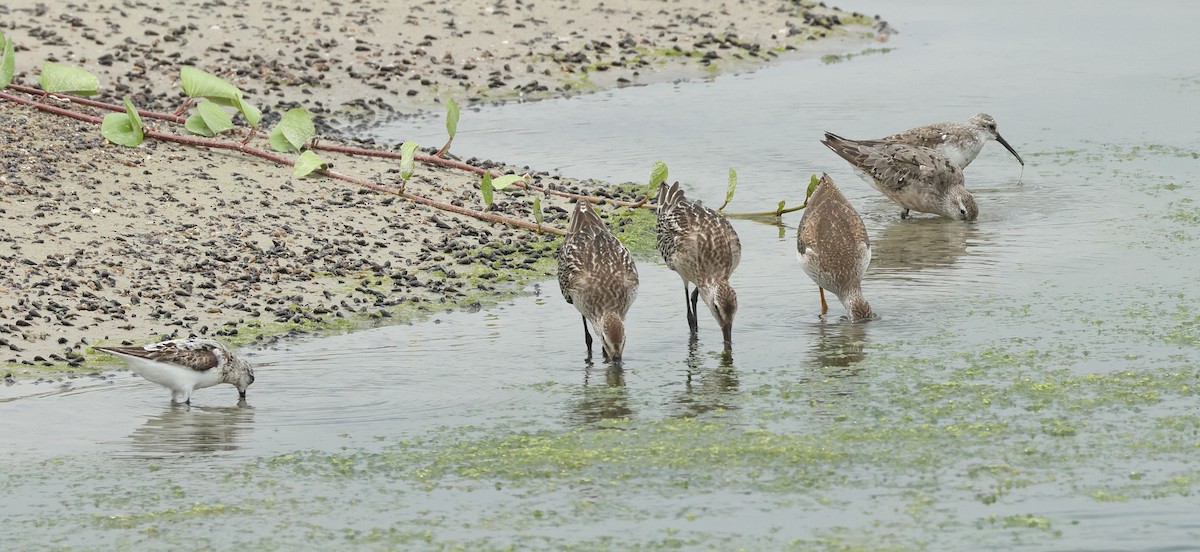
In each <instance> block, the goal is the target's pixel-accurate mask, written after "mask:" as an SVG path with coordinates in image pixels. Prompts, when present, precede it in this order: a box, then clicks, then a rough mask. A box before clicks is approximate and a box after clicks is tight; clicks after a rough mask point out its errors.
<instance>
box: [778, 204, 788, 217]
mask: <svg viewBox="0 0 1200 552" xmlns="http://www.w3.org/2000/svg"><path fill="white" fill-rule="evenodd" d="M786 204H787V202H786V201H780V202H779V208H778V209H775V216H777V217H778V216H781V215H783V206H784V205H786Z"/></svg>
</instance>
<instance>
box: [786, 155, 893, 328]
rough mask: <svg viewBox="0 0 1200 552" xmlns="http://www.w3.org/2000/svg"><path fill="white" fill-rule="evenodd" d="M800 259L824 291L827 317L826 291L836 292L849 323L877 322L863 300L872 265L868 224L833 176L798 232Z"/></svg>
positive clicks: (808, 209)
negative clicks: (868, 268) (863, 283)
mask: <svg viewBox="0 0 1200 552" xmlns="http://www.w3.org/2000/svg"><path fill="white" fill-rule="evenodd" d="M796 257H797V258H798V259H800V266H801V267H802V268H804V272H805V273H806V274H808V277H809V278H812V281H814V282H816V283H817V286H818V288H819V289H820V290H821V314H825V313H826V312H828V311H829V304H828V303H826V302H825V290H829V291H832V292H833V294H834V295H836V296H837V298H838V300H839V301H841V302H842V306H844V307H846V310H847V311H848V312H849V313H850V314H849V318H850V320H851V321H854V320H866V319H870V318H875V313H874V312H872V311H871V305H870V304H869V303H867V299H866V298H865V297H863V294H862V279H863V275H865V274H866V273H867V266H868V265H870V264H871V240H870V238H868V237H867V227H866V226H865V225H863V221H862V218H860V217H859V216H858V212H857V211H855V210H854V206H853V205H850V201H849V200H847V199H846V196H844V195H842V191H841V190H839V189H838V187H837V186H836V185H834V183H833V179H831V178H829V175H827V174H823V175H821V182H820V183H819V184H817V189H816V190H813V194H812V197H810V198H809V199H808V206H807V207H805V208H804V216H802V217H800V228H799V229H798V231H797V232H796Z"/></svg>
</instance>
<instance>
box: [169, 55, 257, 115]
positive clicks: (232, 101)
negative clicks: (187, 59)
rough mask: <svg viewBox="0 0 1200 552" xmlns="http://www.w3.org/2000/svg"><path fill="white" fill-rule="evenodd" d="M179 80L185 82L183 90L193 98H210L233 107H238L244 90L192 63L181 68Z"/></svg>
mask: <svg viewBox="0 0 1200 552" xmlns="http://www.w3.org/2000/svg"><path fill="white" fill-rule="evenodd" d="M179 80H180V81H181V82H182V84H183V92H184V93H185V94H187V95H188V96H191V97H193V98H208V99H210V100H213V101H217V102H218V103H221V104H222V105H231V106H233V107H238V105H237V104H238V102H239V100H241V98H242V91H241V90H238V87H236V86H234V85H232V84H229V82H227V81H226V80H225V79H222V78H221V77H218V76H216V75H212V74H210V73H206V72H204V71H201V70H199V69H196V68H195V67H192V66H190V65H185V66H183V68H182V69H180V70H179ZM220 100H224V101H220ZM239 110H240V108H239Z"/></svg>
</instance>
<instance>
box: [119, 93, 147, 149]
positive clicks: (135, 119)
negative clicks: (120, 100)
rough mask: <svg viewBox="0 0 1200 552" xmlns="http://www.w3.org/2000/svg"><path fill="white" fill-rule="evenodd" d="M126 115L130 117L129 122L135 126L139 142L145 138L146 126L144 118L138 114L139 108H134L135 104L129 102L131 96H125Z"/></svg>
mask: <svg viewBox="0 0 1200 552" xmlns="http://www.w3.org/2000/svg"><path fill="white" fill-rule="evenodd" d="M124 100H125V113H126V114H127V115H129V120H130V121H131V122H132V124H133V128H134V130H136V131H137V137H138V142H141V141H142V138H144V137H145V128H146V125H144V124H142V116H141V115H139V114H138V111H137V108H136V107H134V106H133V102H132V101H130V100H129V96H125V98H124Z"/></svg>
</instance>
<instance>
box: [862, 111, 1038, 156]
mask: <svg viewBox="0 0 1200 552" xmlns="http://www.w3.org/2000/svg"><path fill="white" fill-rule="evenodd" d="M988 140H995V141H997V142H1000V145H1001V146H1004V149H1006V150H1008V152H1009V153H1011V154H1013V157H1016V158H1017V162H1018V163H1020V164H1021V165H1022V166H1024V165H1025V160H1023V159H1021V155H1020V154H1018V153H1017V150H1015V149H1013V147H1012V146H1010V145H1008V141H1006V140H1005V139H1004V138H1003V137H1001V136H1000V133H999V132H997V131H996V120H995V119H993V118H992V116H991V115H988V114H987V113H979V114H976V115H975V116H974V117H971V118H970V119H967V120H966V122H958V121H950V122H945V123H933V124H931V125H924V126H919V127H916V128H910V129H908V130H906V131H904V132H901V133H898V134H893V135H891V136H887V137H884V138H881V139H880V141H883V142H895V143H900V144H908V145H910V146H924V147H927V148H933V149H935V150H937V151H938V153H940V154H942V155H945V156H946V157H947V158H948V159H950V161H951V162H953V163H954V164H955V165H958V168H960V169H966V168H967V165H970V164H971V161H974V160H975V157H976V156H977V155H979V152H980V151H982V150H983V146H984V144H986V143H987V141H988Z"/></svg>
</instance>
